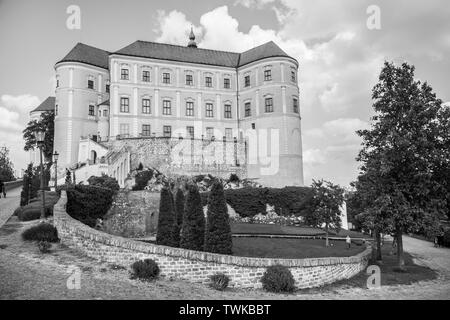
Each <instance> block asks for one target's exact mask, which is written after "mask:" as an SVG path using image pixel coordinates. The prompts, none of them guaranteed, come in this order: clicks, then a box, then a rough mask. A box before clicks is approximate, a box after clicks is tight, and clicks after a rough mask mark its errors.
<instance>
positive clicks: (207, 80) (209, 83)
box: [205, 77, 212, 88]
mask: <svg viewBox="0 0 450 320" xmlns="http://www.w3.org/2000/svg"><path fill="white" fill-rule="evenodd" d="M205 86H206V87H209V88H210V87H212V78H211V77H205Z"/></svg>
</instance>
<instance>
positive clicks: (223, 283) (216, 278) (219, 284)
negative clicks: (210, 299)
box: [209, 273, 230, 291]
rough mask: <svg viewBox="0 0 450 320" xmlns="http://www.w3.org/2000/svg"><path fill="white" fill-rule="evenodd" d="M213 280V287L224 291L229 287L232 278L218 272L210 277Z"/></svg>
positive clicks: (211, 283) (211, 284) (211, 285)
mask: <svg viewBox="0 0 450 320" xmlns="http://www.w3.org/2000/svg"><path fill="white" fill-rule="evenodd" d="M209 279H210V280H211V282H210V284H209V286H210V287H211V288H213V289H216V290H219V291H223V290H225V289H226V288H227V287H228V283H229V282H230V278H229V277H228V276H227V275H226V274H223V273H216V274H213V275H212V276H210V277H209Z"/></svg>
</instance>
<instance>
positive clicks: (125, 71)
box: [120, 69, 130, 80]
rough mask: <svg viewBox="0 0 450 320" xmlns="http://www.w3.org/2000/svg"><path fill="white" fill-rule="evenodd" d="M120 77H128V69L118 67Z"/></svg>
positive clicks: (126, 78) (123, 78)
mask: <svg viewBox="0 0 450 320" xmlns="http://www.w3.org/2000/svg"><path fill="white" fill-rule="evenodd" d="M120 79H122V80H128V79H130V71H129V70H128V69H120Z"/></svg>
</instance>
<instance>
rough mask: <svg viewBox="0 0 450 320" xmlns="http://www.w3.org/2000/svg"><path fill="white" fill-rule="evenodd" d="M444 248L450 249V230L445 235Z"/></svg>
mask: <svg viewBox="0 0 450 320" xmlns="http://www.w3.org/2000/svg"><path fill="white" fill-rule="evenodd" d="M444 246H446V247H450V229H448V230H447V231H445V233H444Z"/></svg>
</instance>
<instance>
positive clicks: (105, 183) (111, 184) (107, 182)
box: [88, 174, 120, 191]
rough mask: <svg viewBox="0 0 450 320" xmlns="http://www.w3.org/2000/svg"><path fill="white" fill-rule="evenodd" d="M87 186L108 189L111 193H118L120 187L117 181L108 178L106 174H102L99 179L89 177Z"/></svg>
mask: <svg viewBox="0 0 450 320" xmlns="http://www.w3.org/2000/svg"><path fill="white" fill-rule="evenodd" d="M88 182H89V185H91V186H97V187H103V188H108V189H111V190H113V191H119V189H120V186H119V183H118V182H117V180H116V179H115V178H113V177H110V176H108V175H106V174H102V176H101V177H96V176H91V177H90V178H89V179H88Z"/></svg>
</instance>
